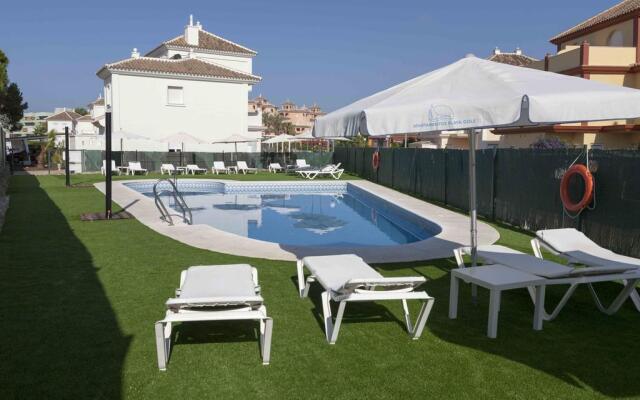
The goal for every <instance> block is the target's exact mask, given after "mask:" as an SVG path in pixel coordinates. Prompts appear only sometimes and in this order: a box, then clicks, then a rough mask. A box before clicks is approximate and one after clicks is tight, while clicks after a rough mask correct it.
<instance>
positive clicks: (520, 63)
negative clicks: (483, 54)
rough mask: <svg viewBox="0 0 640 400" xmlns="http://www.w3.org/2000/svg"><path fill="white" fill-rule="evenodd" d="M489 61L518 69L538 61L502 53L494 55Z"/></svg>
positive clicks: (521, 55)
mask: <svg viewBox="0 0 640 400" xmlns="http://www.w3.org/2000/svg"><path fill="white" fill-rule="evenodd" d="M489 61H495V62H499V63H502V64H509V65H515V66H517V67H524V66H527V65H529V64H531V63H532V62H534V61H538V60H536V59H535V58H533V57H529V56H527V55H524V54H516V53H500V54H493V55H492V56H491V57H489Z"/></svg>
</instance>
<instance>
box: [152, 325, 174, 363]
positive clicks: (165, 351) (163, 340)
mask: <svg viewBox="0 0 640 400" xmlns="http://www.w3.org/2000/svg"><path fill="white" fill-rule="evenodd" d="M167 331H168V332H169V333H168V335H167V333H166V332H167ZM155 332H156V352H157V355H158V368H159V369H160V371H166V370H167V361H168V360H169V351H170V349H171V347H170V346H171V323H170V322H169V323H164V322H156V324H155Z"/></svg>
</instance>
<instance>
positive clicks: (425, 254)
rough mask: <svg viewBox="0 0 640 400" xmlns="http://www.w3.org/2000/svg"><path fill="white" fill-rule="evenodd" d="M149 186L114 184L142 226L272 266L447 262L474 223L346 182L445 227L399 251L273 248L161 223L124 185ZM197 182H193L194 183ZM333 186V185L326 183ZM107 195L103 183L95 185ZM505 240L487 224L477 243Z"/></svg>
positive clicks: (116, 197) (150, 205)
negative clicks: (337, 257) (354, 260)
mask: <svg viewBox="0 0 640 400" xmlns="http://www.w3.org/2000/svg"><path fill="white" fill-rule="evenodd" d="M203 181H205V182H216V181H217V182H223V183H231V182H232V183H233V185H234V186H235V185H242V184H247V185H255V184H261V185H273V184H282V183H284V182H268V181H267V182H239V181H228V180H227V181H225V180H213V179H206V180H203ZM132 182H146V183H150V182H153V181H149V180H136V181H118V182H113V186H112V198H113V201H115V202H116V203H117V204H119V205H120V206H121V207H124V208H126V210H127V211H128V212H129V213H131V214H132V215H133V216H135V217H136V218H137V219H138V220H139V221H140V222H142V223H143V224H145V225H146V226H148V227H149V228H151V229H153V230H154V231H156V232H158V233H161V234H163V235H165V236H168V237H170V238H173V239H175V240H177V241H179V242H182V243H184V244H188V245H190V246H193V247H197V248H200V249H205V250H211V251H216V252H220V253H226V254H234V255H238V256H245V257H255V258H266V259H272V260H287V261H293V260H296V259H298V258H301V257H304V256H308V255H320V254H346V253H354V254H358V255H359V256H361V257H362V258H364V259H365V260H366V261H367V262H371V263H388V262H410V261H420V260H432V259H438V258H448V257H451V256H452V255H453V250H454V249H455V248H457V247H460V246H464V245H468V244H469V235H470V234H469V217H467V216H465V215H462V214H459V213H456V212H453V211H450V210H447V209H445V208H442V207H438V206H436V205H433V204H430V203H427V202H425V201H422V200H419V199H416V198H413V197H411V196H408V195H405V194H403V193H400V192H398V191H395V190H393V189H389V188H386V187H384V186H381V185H377V184H375V183H372V182H368V181H364V180H362V181H360V180H358V181H347V182H348V184H349V185H354V186H356V187H358V188H360V189H362V190H365V191H367V192H369V193H371V194H373V195H374V196H377V197H379V198H382V199H384V200H386V201H389V202H391V203H393V204H395V205H398V206H401V207H402V208H404V209H405V210H407V211H409V212H411V213H414V214H416V215H418V216H420V217H423V218H425V219H427V220H429V221H431V222H433V223H435V224H438V225H440V227H441V229H442V230H441V231H440V233H438V234H437V235H435V236H433V237H430V238H428V239H426V240H422V241H418V242H414V243H409V244H402V245H395V246H371V247H319V246H313V247H311V246H309V247H305V246H291V245H284V244H278V243H273V242H265V241H261V240H255V239H250V238H247V237H243V236H238V235H235V234H232V233H229V232H225V231H222V230H219V229H216V228H213V227H212V226H209V225H188V224H185V223H183V222H182V221H180V219H179V218H174V223H175V225H174V226H170V225H168V224H167V223H166V222H163V221H162V220H160V214H159V212H158V210H157V208H156V206H155V204H154V201H153V199H151V198H149V197H147V196H145V195H143V194H142V193H139V192H137V191H135V190H133V189H131V188H129V187H127V186H125V185H124V184H123V183H132ZM189 182H194V180H191V179H190V180H189ZM286 183H287V184H293V185H301V186H304V185H314V186H317V185H318V184H322V182H317V181H314V182H304V181H287V182H286ZM327 184H331V181H327ZM95 186H96V188H98V190H100V191H101V192H103V193H104V190H105V189H104V188H105V184H104V182H101V183H97V184H95ZM499 238H500V235H499V234H498V232H497V231H496V230H495V229H494V228H492V227H491V226H489V225H488V224H485V223H482V222H479V223H478V243H479V244H480V245H486V244H493V243H495V242H496V241H497V240H498V239H499Z"/></svg>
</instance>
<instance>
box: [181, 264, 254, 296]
mask: <svg viewBox="0 0 640 400" xmlns="http://www.w3.org/2000/svg"><path fill="white" fill-rule="evenodd" d="M180 289H181V290H180V297H181V298H183V299H184V298H197V297H241V296H254V295H255V294H256V291H255V285H254V283H253V275H252V274H251V266H250V265H248V264H235V265H207V266H196V267H191V268H189V269H188V270H187V275H186V277H185V280H184V283H183V284H182V287H181V288H180Z"/></svg>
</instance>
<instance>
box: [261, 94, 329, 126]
mask: <svg viewBox="0 0 640 400" xmlns="http://www.w3.org/2000/svg"><path fill="white" fill-rule="evenodd" d="M258 110H260V112H261V113H262V114H264V115H269V114H280V115H282V117H283V118H284V121H285V122H289V123H291V125H293V129H294V134H296V135H301V134H303V133H308V132H311V130H312V128H313V124H314V122H315V121H316V118H318V117H319V116H321V115H324V114H325V113H324V112H323V111H322V109H321V108H320V106H318V105H317V104H314V105H312V106H311V107H307V106H304V105H303V106H302V107H298V106H297V105H296V104H295V103H294V102H292V101H290V100H287V101H285V102H284V103H283V104H282V106H281V107H280V108H278V107H277V106H275V105H274V104H272V103H271V102H270V101H269V100H267V99H266V98H265V97H264V96H262V95H259V96H258V97H256V98H255V99H252V100H250V101H249V111H250V112H251V111H254V112H257V111H258Z"/></svg>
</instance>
